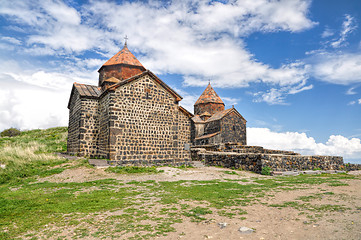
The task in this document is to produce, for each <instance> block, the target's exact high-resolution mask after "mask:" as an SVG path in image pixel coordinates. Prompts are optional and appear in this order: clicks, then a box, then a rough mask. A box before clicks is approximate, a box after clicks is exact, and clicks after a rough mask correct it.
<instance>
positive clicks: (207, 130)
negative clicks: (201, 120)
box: [204, 120, 221, 135]
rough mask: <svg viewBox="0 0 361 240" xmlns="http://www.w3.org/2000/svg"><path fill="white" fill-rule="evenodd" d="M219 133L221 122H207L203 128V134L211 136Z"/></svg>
mask: <svg viewBox="0 0 361 240" xmlns="http://www.w3.org/2000/svg"><path fill="white" fill-rule="evenodd" d="M219 131H221V121H220V120H216V121H211V122H207V123H206V124H205V127H204V134H205V135H206V134H211V133H216V132H219Z"/></svg>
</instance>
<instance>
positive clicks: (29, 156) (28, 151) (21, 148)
mask: <svg viewBox="0 0 361 240" xmlns="http://www.w3.org/2000/svg"><path fill="white" fill-rule="evenodd" d="M66 136H67V128H66V127H58V128H50V129H47V130H31V131H24V132H22V133H21V135H20V136H16V137H2V138H0V163H1V164H5V165H6V167H5V169H0V184H3V183H6V182H19V181H20V182H21V181H26V180H27V181H29V180H31V179H29V177H33V176H41V177H44V176H48V175H52V174H55V173H60V172H61V171H62V170H63V169H62V168H57V169H51V167H54V166H56V165H59V164H61V163H65V162H66V161H67V160H65V159H63V158H59V157H57V156H56V155H54V154H53V153H54V152H65V151H66Z"/></svg>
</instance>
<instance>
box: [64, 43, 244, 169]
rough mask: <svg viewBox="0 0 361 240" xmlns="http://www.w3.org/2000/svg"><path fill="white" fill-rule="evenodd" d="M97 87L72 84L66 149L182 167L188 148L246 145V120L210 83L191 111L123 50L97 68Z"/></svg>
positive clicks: (121, 161)
mask: <svg viewBox="0 0 361 240" xmlns="http://www.w3.org/2000/svg"><path fill="white" fill-rule="evenodd" d="M98 72H99V81H98V86H94V85H86V84H80V83H74V84H73V88H72V90H71V94H70V99H69V103H68V109H69V128H68V153H70V154H75V155H79V156H87V157H97V158H106V159H109V160H111V161H113V162H114V161H115V162H116V163H117V164H119V165H133V164H135V165H164V164H172V165H181V164H187V163H188V162H189V161H190V160H191V151H190V148H191V146H207V145H210V144H212V145H214V144H225V143H231V144H238V145H246V120H245V119H244V118H243V117H242V115H241V114H240V113H239V112H238V111H237V110H236V109H235V108H234V107H232V108H230V109H225V105H224V103H223V101H222V100H221V99H220V97H219V96H218V95H217V93H216V92H215V91H214V89H213V88H212V86H211V85H210V84H209V85H208V86H207V88H206V89H205V91H204V92H203V94H202V95H201V96H200V97H199V99H198V100H197V102H196V103H195V105H194V115H193V114H192V113H190V112H188V111H187V110H186V109H184V108H183V107H181V106H180V105H179V102H180V101H181V100H182V97H181V96H180V95H179V94H178V93H177V92H176V91H174V90H173V89H172V88H170V87H169V86H168V85H167V84H166V83H165V82H163V81H162V80H161V79H159V78H158V77H157V76H156V75H155V74H154V73H152V72H151V71H149V70H147V69H145V68H144V66H143V65H142V64H141V63H140V62H139V61H138V60H137V58H136V57H135V56H134V55H133V54H132V53H131V52H130V51H129V49H128V47H127V44H126V43H125V45H124V47H123V49H122V50H121V51H119V52H118V53H117V54H116V55H114V56H113V57H112V58H110V59H109V60H108V61H107V62H106V63H104V64H103V66H101V67H100V69H99V70H98Z"/></svg>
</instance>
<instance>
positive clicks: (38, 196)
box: [0, 128, 355, 239]
mask: <svg viewBox="0 0 361 240" xmlns="http://www.w3.org/2000/svg"><path fill="white" fill-rule="evenodd" d="M65 139H66V128H52V129H47V130H33V131H27V132H23V133H22V135H21V136H18V137H14V138H0V162H2V163H5V164H6V166H7V167H6V169H0V216H1V217H0V239H14V238H16V237H19V239H22V238H24V236H25V237H27V238H29V239H30V238H31V239H38V237H39V235H38V232H41V236H42V237H44V238H55V237H58V236H59V235H60V234H61V233H62V232H63V231H66V230H67V229H69V228H72V229H75V230H74V231H73V232H72V238H74V239H75V238H87V237H90V236H92V237H94V238H103V237H109V238H119V237H122V236H128V237H129V236H132V237H133V239H147V238H154V237H155V236H157V235H164V234H167V233H168V232H171V231H174V230H175V229H174V228H173V227H172V225H173V224H174V223H177V222H182V218H184V217H186V218H189V219H190V220H191V221H196V222H199V221H204V220H206V219H207V215H208V214H211V213H215V214H218V215H220V216H226V217H230V218H233V217H236V218H239V219H244V218H246V216H247V212H246V211H244V210H243V206H247V205H250V204H259V202H261V201H262V199H263V198H264V197H266V196H271V195H272V194H274V191H292V190H294V189H299V188H305V187H306V188H307V187H311V186H315V185H318V186H319V185H320V184H324V183H327V184H328V185H330V186H335V187H337V186H341V185H344V184H345V183H344V181H343V180H345V179H355V177H354V176H349V175H346V174H338V175H319V176H311V175H304V176H302V175H301V176H296V177H278V178H268V179H264V178H263V179H261V178H259V179H258V178H255V179H252V181H250V182H247V181H244V180H245V179H241V180H229V181H219V180H213V181H177V182H156V181H143V182H136V181H132V182H128V183H125V182H123V181H118V180H114V179H104V180H97V181H90V182H82V183H76V182H75V183H50V182H36V181H35V180H36V178H37V176H47V175H51V174H54V173H59V172H61V171H63V170H64V168H67V167H66V166H63V167H59V166H57V165H59V164H61V163H64V162H65V160H63V159H59V158H57V157H56V156H55V155H53V154H52V153H53V152H59V151H65V150H66V141H65ZM114 170H116V169H114ZM125 170H127V169H118V170H117V171H120V172H122V171H125ZM130 170H134V169H130ZM135 170H137V171H138V172H139V169H135ZM141 170H142V171H140V172H146V171H144V169H141ZM127 172H128V170H127ZM130 172H131V171H130ZM153 172H154V171H153ZM225 172H226V173H227V174H232V175H233V174H238V171H232V172H230V171H225ZM128 174H131V173H129V172H128ZM238 181H240V182H243V183H245V182H246V184H239V182H238ZM332 194H333V193H332V192H327V193H324V194H323V195H325V196H332ZM323 195H322V196H323ZM322 196H321V195H312V196H304V198H301V199H299V200H295V201H292V202H285V203H284V204H279V205H274V206H269V207H279V208H280V207H293V208H296V209H301V210H302V211H305V212H306V213H307V214H308V215H309V218H310V219H311V220H313V221H317V220H318V217H317V216H318V215H319V214H320V213H322V212H328V211H347V209H345V208H344V207H343V206H342V205H337V204H335V205H330V204H327V205H326V204H323V205H310V204H309V203H308V202H307V201H309V199H313V198H319V197H322ZM208 220H209V219H208ZM149 222H151V223H152V224H150V223H149ZM49 226H51V227H49ZM94 229H95V230H94ZM127 234H128V235H127ZM129 234H130V235H129ZM59 239H61V238H59Z"/></svg>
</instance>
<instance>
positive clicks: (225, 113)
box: [205, 107, 247, 122]
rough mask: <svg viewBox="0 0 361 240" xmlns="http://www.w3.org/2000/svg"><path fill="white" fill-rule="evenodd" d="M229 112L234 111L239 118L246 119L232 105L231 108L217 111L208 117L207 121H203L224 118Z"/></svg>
mask: <svg viewBox="0 0 361 240" xmlns="http://www.w3.org/2000/svg"><path fill="white" fill-rule="evenodd" d="M231 112H234V113H236V114H237V115H238V116H239V117H240V118H242V119H243V120H244V121H246V119H245V118H244V117H243V116H242V115H241V114H240V113H239V112H238V111H237V109H235V108H234V107H232V108H229V109H226V110H223V111H221V112H217V113H215V114H213V116H212V117H210V118H208V119H207V121H205V122H212V121H217V120H220V119H222V118H224V117H225V116H226V115H228V114H229V113H231ZM246 122H247V121H246Z"/></svg>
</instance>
